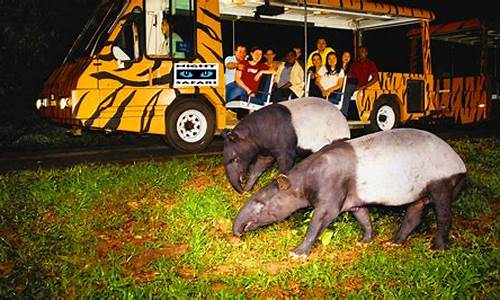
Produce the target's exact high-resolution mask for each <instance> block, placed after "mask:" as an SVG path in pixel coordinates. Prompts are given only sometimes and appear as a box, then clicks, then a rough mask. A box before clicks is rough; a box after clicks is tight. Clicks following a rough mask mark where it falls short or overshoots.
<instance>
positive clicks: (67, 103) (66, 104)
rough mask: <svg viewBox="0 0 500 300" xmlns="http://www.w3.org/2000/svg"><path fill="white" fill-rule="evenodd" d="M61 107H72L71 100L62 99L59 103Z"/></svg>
mask: <svg viewBox="0 0 500 300" xmlns="http://www.w3.org/2000/svg"><path fill="white" fill-rule="evenodd" d="M59 107H60V108H61V109H65V108H66V107H71V98H61V100H60V101H59Z"/></svg>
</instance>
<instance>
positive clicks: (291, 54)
mask: <svg viewBox="0 0 500 300" xmlns="http://www.w3.org/2000/svg"><path fill="white" fill-rule="evenodd" d="M296 61H297V54H295V51H294V50H290V51H288V52H287V53H286V55H285V62H286V63H287V64H290V65H293V64H295V62H296Z"/></svg>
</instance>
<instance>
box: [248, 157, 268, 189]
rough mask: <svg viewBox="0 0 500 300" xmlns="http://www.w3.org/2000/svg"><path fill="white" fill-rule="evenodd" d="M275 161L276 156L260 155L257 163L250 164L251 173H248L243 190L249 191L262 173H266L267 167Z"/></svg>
mask: <svg viewBox="0 0 500 300" xmlns="http://www.w3.org/2000/svg"><path fill="white" fill-rule="evenodd" d="M273 162H274V158H273V157H272V156H263V155H260V156H258V157H257V160H256V161H255V163H254V164H253V165H251V166H250V174H249V175H248V180H247V183H246V184H245V188H244V189H243V191H244V192H248V191H249V190H251V189H252V187H253V185H254V184H255V182H257V179H259V177H260V175H262V173H264V172H265V171H266V170H267V168H269V167H270V166H271V165H272V164H273Z"/></svg>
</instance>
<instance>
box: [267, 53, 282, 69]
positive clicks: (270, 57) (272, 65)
mask: <svg viewBox="0 0 500 300" xmlns="http://www.w3.org/2000/svg"><path fill="white" fill-rule="evenodd" d="M264 57H265V59H266V65H267V66H268V67H269V69H270V70H273V71H275V72H276V71H278V67H279V66H280V63H281V62H280V61H277V60H274V58H275V57H276V52H275V51H274V49H273V48H268V49H267V50H266V52H265V54H264Z"/></svg>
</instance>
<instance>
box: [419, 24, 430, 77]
mask: <svg viewBox="0 0 500 300" xmlns="http://www.w3.org/2000/svg"><path fill="white" fill-rule="evenodd" d="M421 40H422V63H423V66H422V71H423V73H424V75H429V74H432V60H431V35H430V27H429V21H422V30H421Z"/></svg>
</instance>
